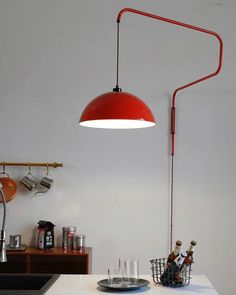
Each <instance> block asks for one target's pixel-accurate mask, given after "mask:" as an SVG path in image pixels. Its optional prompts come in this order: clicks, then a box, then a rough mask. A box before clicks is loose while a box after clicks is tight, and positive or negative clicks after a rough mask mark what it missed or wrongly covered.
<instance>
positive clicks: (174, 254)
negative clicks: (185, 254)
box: [167, 240, 182, 266]
mask: <svg viewBox="0 0 236 295" xmlns="http://www.w3.org/2000/svg"><path fill="white" fill-rule="evenodd" d="M181 245H182V241H179V240H178V241H176V243H175V248H174V250H173V251H172V252H171V253H170V254H169V256H168V259H167V266H168V265H170V264H171V262H172V261H174V260H175V258H176V257H177V256H178V255H179V252H180V247H181Z"/></svg>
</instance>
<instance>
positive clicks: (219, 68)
mask: <svg viewBox="0 0 236 295" xmlns="http://www.w3.org/2000/svg"><path fill="white" fill-rule="evenodd" d="M125 12H131V13H135V14H139V15H142V16H146V17H150V18H154V19H157V20H160V21H164V22H167V23H171V24H173V25H177V26H181V27H185V28H187V29H191V30H195V31H199V32H202V33H206V34H209V35H212V36H214V37H216V38H217V40H218V41H219V58H218V66H217V68H216V70H215V71H214V72H212V73H210V74H208V75H205V76H203V77H201V78H199V79H197V80H194V81H192V82H189V83H187V84H185V85H182V86H180V87H178V88H176V89H175V91H174V92H173V95H172V110H171V134H172V148H171V154H172V155H174V134H175V98H176V94H177V92H178V91H180V90H183V89H185V88H187V87H190V86H192V85H194V84H197V83H200V82H202V81H204V80H207V79H210V78H212V77H214V76H216V75H217V74H218V73H219V72H220V70H221V67H222V58H223V41H222V39H221V37H220V35H219V34H217V33H216V32H213V31H209V30H206V29H203V28H200V27H196V26H193V25H190V24H186V23H183V22H179V21H176V20H173V19H170V18H166V17H162V16H160V15H156V14H151V13H147V12H144V11H140V10H136V9H133V8H124V9H122V10H121V11H120V12H119V14H118V16H117V22H118V23H119V22H120V20H121V16H122V15H123V14H124V13H125Z"/></svg>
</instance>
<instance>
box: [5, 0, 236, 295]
mask: <svg viewBox="0 0 236 295" xmlns="http://www.w3.org/2000/svg"><path fill="white" fill-rule="evenodd" d="M124 7H133V8H136V9H140V10H144V11H148V12H151V13H154V14H159V15H162V16H166V17H169V18H173V19H177V20H180V21H183V22H186V23H192V24H195V25H198V26H201V27H204V28H207V29H211V30H214V31H216V32H218V33H220V34H221V35H222V37H223V39H224V42H225V53H224V68H223V70H222V73H221V75H220V76H218V77H215V78H214V79H211V80H209V81H206V82H204V83H202V84H201V85H198V86H195V87H192V88H191V89H188V90H186V91H183V92H182V93H180V94H179V95H178V97H177V114H176V116H177V117H176V120H177V123H176V157H175V166H174V171H175V179H174V184H175V188H174V192H175V193H174V240H176V239H181V240H182V241H183V242H184V247H183V249H185V248H187V247H188V244H189V242H190V240H191V239H196V240H197V241H198V246H197V248H196V253H195V265H194V274H206V275H207V277H208V278H209V279H210V280H211V282H212V283H213V284H214V286H215V287H216V289H217V290H218V292H219V294H224V295H233V294H235V283H234V280H235V264H236V258H235V257H236V256H235V249H236V238H235V233H236V222H235V209H236V199H235V192H236V181H235V179H236V178H235V176H236V173H235V164H236V158H235V149H236V137H235V128H234V127H235V126H236V117H235V109H236V99H235V93H236V87H235V76H236V58H235V57H236V37H235V36H236V35H235V34H234V31H235V26H236V21H235V14H236V1H234V0H198V1H189V0H178V1H171V0H159V1H151V0H146V1H140V0H136V1H118V0H113V1H110V0H100V1H92V0H86V1H85V0H84V1H82V0H81V1H78V0H77V1H76V0H63V1H62V0H49V1H48V0H47V1H46V0H41V1H36V0H21V1H16V0H15V1H14V0H0V142H1V144H0V155H1V157H0V161H25V162H28V161H32V162H37V161H46V162H47V161H59V162H60V161H62V162H63V163H64V167H63V168H60V169H54V170H53V171H52V170H51V171H50V172H51V174H52V175H53V178H54V180H55V185H54V187H53V188H52V189H51V191H50V192H48V193H47V194H45V195H41V196H38V197H33V194H32V193H27V192H25V191H24V190H23V189H22V188H21V187H20V186H19V187H18V193H17V196H16V198H15V199H14V200H13V201H12V202H10V203H8V211H7V233H8V237H9V235H10V234H21V235H22V240H23V242H24V243H26V244H30V243H32V241H33V231H34V228H35V226H36V225H37V222H38V221H39V220H40V219H45V220H50V221H52V222H53V223H55V224H56V228H55V232H56V237H57V238H56V240H57V245H60V243H61V241H60V239H61V236H60V235H61V228H62V226H65V225H76V226H77V228H78V232H80V233H84V234H86V243H87V245H88V246H91V247H93V273H106V269H107V267H108V266H110V265H112V264H115V263H116V262H117V259H118V258H119V257H134V258H138V259H139V261H140V272H141V273H143V274H151V273H150V264H149V260H150V259H151V258H158V257H164V256H166V255H167V254H168V253H167V249H168V222H169V219H168V212H169V190H170V189H169V186H170V157H169V143H170V142H169V120H170V115H169V110H170V96H171V93H172V92H173V90H174V89H175V87H177V86H179V85H181V84H183V83H185V82H188V81H191V80H193V79H196V78H198V77H199V76H201V75H204V74H207V73H209V72H211V71H214V69H215V67H216V60H217V41H216V40H215V39H214V38H211V37H209V36H205V35H204V34H201V33H198V32H193V31H190V30H187V29H182V28H179V27H175V26H172V25H169V24H165V23H161V22H157V21H154V20H151V19H147V18H144V17H141V16H137V15H132V14H126V15H125V16H124V17H123V19H122V23H121V56H120V57H121V68H120V86H121V87H122V88H123V90H125V91H128V92H131V93H134V94H136V95H138V96H139V97H142V98H143V100H144V101H145V102H146V103H147V104H148V105H149V107H150V108H151V109H152V110H153V113H154V115H155V117H156V121H157V126H156V127H154V128H148V129H144V130H125V131H120V130H116V131H111V130H95V129H86V128H82V127H79V126H78V120H79V117H80V114H81V112H82V110H83V108H84V107H85V106H86V104H87V103H88V102H89V101H90V100H91V99H92V98H94V97H95V96H97V95H99V94H101V93H103V92H107V91H111V89H112V88H113V87H114V86H115V61H116V56H115V50H116V21H115V20H116V15H117V13H118V12H119V10H120V9H122V8H124ZM7 172H9V173H10V176H11V177H12V178H14V179H16V180H17V181H19V180H20V179H21V178H22V177H23V176H24V175H26V174H27V168H13V167H11V168H7ZM32 172H33V174H34V176H35V177H36V178H37V179H38V180H40V178H41V177H42V176H44V174H45V172H46V171H45V169H39V168H38V169H36V168H35V169H33V170H32ZM1 216H2V210H1ZM0 218H1V217H0Z"/></svg>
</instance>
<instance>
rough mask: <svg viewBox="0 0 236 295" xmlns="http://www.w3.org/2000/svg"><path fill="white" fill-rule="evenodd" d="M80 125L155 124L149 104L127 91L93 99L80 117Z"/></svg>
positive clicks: (120, 125)
mask: <svg viewBox="0 0 236 295" xmlns="http://www.w3.org/2000/svg"><path fill="white" fill-rule="evenodd" d="M80 125H82V126H86V127H95V128H110V129H131V128H144V127H150V126H154V125H155V120H154V117H153V115H152V112H151V110H150V109H149V108H148V106H147V105H146V104H145V103H144V102H143V101H142V100H141V99H139V98H138V97H137V96H134V95H133V94H130V93H127V92H120V91H113V92H107V93H104V94H102V95H100V96H98V97H96V98H95V99H94V100H92V101H91V102H90V103H89V104H88V105H87V107H86V108H85V110H84V111H83V114H82V115H81V118H80Z"/></svg>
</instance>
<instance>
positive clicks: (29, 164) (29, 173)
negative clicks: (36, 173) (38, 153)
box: [28, 162, 32, 175]
mask: <svg viewBox="0 0 236 295" xmlns="http://www.w3.org/2000/svg"><path fill="white" fill-rule="evenodd" d="M28 166H29V172H28V175H31V174H32V173H31V163H30V162H29V163H28Z"/></svg>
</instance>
